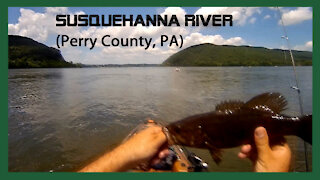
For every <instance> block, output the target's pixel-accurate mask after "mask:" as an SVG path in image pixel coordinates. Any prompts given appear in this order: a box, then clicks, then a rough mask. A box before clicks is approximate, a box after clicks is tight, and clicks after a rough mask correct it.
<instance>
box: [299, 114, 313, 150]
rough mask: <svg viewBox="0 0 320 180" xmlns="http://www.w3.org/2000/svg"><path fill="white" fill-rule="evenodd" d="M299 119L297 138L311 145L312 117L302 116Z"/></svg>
mask: <svg viewBox="0 0 320 180" xmlns="http://www.w3.org/2000/svg"><path fill="white" fill-rule="evenodd" d="M299 119H300V122H299V123H298V126H299V127H298V136H299V137H300V138H302V139H303V140H304V141H306V142H308V143H309V144H311V145H312V115H304V116H301V117H300V118H299Z"/></svg>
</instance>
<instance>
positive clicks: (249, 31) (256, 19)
mask: <svg viewBox="0 0 320 180" xmlns="http://www.w3.org/2000/svg"><path fill="white" fill-rule="evenodd" d="M280 11H281V17H282V19H283V22H284V24H285V29H286V31H287V34H288V38H289V43H290V47H291V48H292V49H295V50H306V51H312V44H313V41H312V14H313V12H312V8H311V7H281V8H280ZM57 14H71V15H73V14H89V15H90V14H99V15H102V14H104V15H109V14H125V15H130V14H132V15H134V16H136V15H138V14H141V15H142V16H144V15H147V14H149V15H153V14H161V15H165V14H167V15H172V14H175V15H176V16H177V17H178V19H179V22H180V18H181V19H183V17H184V15H185V14H202V15H204V16H207V15H209V14H232V15H233V26H232V27H230V26H225V27H213V26H207V27H204V26H200V27H185V26H183V25H182V26H180V27H175V26H173V27H164V26H157V27H152V26H151V27H143V26H137V27H130V26H126V27H112V26H111V27H56V26H55V25H56V15H57ZM182 22H183V20H182V21H181V22H180V23H181V24H183V23H182ZM8 34H9V35H20V36H26V37H29V38H32V39H34V40H36V41H38V42H41V43H44V44H46V45H47V46H51V47H55V48H57V46H56V38H57V36H58V35H59V34H60V35H61V34H66V35H68V36H69V37H70V38H72V37H75V38H79V37H82V38H95V37H97V38H98V39H99V38H100V39H101V37H103V36H104V35H107V34H108V35H110V36H111V37H112V38H128V37H129V38H130V37H136V38H139V37H140V36H142V37H148V38H153V41H154V42H156V43H158V42H159V41H160V36H161V34H166V35H182V37H183V42H184V45H183V47H182V48H181V49H185V48H187V47H189V46H192V45H196V44H200V43H213V44H217V45H237V46H238V45H249V46H259V47H266V48H270V49H273V48H281V49H286V48H287V44H286V42H285V41H284V39H282V38H281V36H283V35H284V34H283V27H282V25H281V21H280V14H279V11H278V10H277V9H276V8H272V7H9V8H8ZM181 49H179V48H177V47H175V46H171V47H170V46H164V47H160V46H157V47H156V48H150V49H148V50H145V49H144V47H105V46H102V45H101V43H99V42H98V43H97V45H96V47H95V48H93V49H92V50H90V49H89V48H88V47H71V46H70V45H67V46H64V47H61V48H60V49H59V50H60V51H61V53H62V55H63V56H64V58H65V60H67V61H72V62H74V63H83V64H141V63H145V64H158V63H162V62H163V61H164V60H166V59H167V58H168V57H169V56H170V55H172V54H174V53H176V52H178V51H179V50H181Z"/></svg>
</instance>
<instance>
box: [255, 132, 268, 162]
mask: <svg viewBox="0 0 320 180" xmlns="http://www.w3.org/2000/svg"><path fill="white" fill-rule="evenodd" d="M254 140H255V144H256V147H257V152H258V157H260V158H261V156H265V155H268V154H269V153H270V151H271V149H270V146H269V137H268V134H267V131H266V129H265V128H264V127H257V128H256V129H255V131H254Z"/></svg>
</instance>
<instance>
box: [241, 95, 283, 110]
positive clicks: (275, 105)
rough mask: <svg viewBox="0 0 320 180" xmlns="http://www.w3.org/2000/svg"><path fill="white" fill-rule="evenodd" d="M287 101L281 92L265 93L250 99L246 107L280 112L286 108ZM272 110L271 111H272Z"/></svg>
mask: <svg viewBox="0 0 320 180" xmlns="http://www.w3.org/2000/svg"><path fill="white" fill-rule="evenodd" d="M286 106H287V101H286V99H285V98H284V96H282V95H281V94H280V93H270V92H268V93H263V94H260V95H258V96H255V97H253V98H252V99H250V100H249V101H248V102H247V103H246V104H245V105H244V107H248V108H254V109H257V110H261V111H268V112H270V110H271V111H272V112H273V113H277V114H279V113H280V112H282V111H283V110H285V109H286ZM272 112H271V113H272Z"/></svg>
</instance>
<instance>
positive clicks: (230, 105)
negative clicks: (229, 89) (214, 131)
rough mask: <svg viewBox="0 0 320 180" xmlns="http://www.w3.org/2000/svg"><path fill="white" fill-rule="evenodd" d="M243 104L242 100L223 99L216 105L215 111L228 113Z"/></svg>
mask: <svg viewBox="0 0 320 180" xmlns="http://www.w3.org/2000/svg"><path fill="white" fill-rule="evenodd" d="M243 105H244V102H242V101H225V102H222V103H220V104H218V105H217V106H216V111H218V112H222V113H230V112H234V111H236V110H239V109H240V108H241V107H242V106H243Z"/></svg>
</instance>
